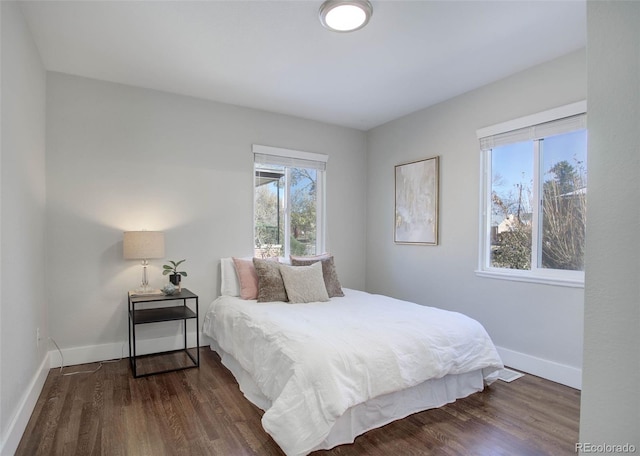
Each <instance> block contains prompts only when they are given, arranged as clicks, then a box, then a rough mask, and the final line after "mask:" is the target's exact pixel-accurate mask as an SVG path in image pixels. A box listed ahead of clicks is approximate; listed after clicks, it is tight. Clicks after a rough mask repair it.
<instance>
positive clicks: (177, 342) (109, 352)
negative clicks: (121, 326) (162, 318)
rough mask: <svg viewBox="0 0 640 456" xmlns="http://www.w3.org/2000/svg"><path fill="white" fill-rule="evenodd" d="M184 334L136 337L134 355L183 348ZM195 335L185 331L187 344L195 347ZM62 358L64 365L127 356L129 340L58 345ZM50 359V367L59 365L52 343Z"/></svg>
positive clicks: (59, 360)
mask: <svg viewBox="0 0 640 456" xmlns="http://www.w3.org/2000/svg"><path fill="white" fill-rule="evenodd" d="M183 337H184V336H183V335H182V334H176V335H175V336H169V337H159V338H154V339H137V343H136V355H146V354H148V353H155V352H161V351H169V350H179V349H181V348H184V338H183ZM195 345H196V336H195V333H194V332H187V346H189V347H195ZM200 345H202V334H200ZM60 351H61V352H62V356H63V358H64V365H65V366H74V365H76V364H87V363H95V362H99V361H107V360H112V359H120V358H128V357H129V341H128V340H126V341H122V342H115V343H109V344H101V345H88V346H85V347H71V348H64V347H60ZM49 358H50V360H51V364H50V367H60V364H61V358H60V352H58V350H57V348H55V346H54V345H53V344H52V350H50V351H49Z"/></svg>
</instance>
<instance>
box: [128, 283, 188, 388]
mask: <svg viewBox="0 0 640 456" xmlns="http://www.w3.org/2000/svg"><path fill="white" fill-rule="evenodd" d="M189 299H191V300H195V312H194V311H193V310H192V309H191V308H190V307H189V306H187V300H189ZM128 301H129V363H130V364H131V371H132V372H133V377H134V378H138V377H146V376H147V375H154V374H161V373H164V372H174V371H178V370H183V369H191V368H193V367H199V366H200V350H199V347H200V329H199V328H200V320H199V316H198V295H196V294H194V293H192V292H191V291H189V290H187V289H186V288H183V289H182V291H181V292H180V293H176V294H174V295H171V296H165V295H151V296H137V295H135V294H132V293H131V292H129V296H128ZM171 301H182V305H168V306H158V307H147V306H145V308H143V309H140V308H138V309H136V305H138V304H144V303H168V304H171ZM193 319H195V321H196V346H195V347H192V349H193V348H195V352H196V354H195V356H194V355H193V354H192V353H190V351H189V350H190V349H189V348H188V347H187V320H193ZM175 320H182V321H183V322H184V326H183V333H184V348H183V349H179V350H169V351H164V352H157V353H150V354H146V355H142V356H138V355H136V326H137V325H143V324H148V323H159V322H162V321H175ZM175 353H183V354H185V355H186V356H183V357H182V358H184V359H185V360H187V362H182V363H181V362H180V360H173V361H172V362H173V365H172V366H171V367H168V368H162V369H160V370H154V371H150V372H144V373H142V374H138V358H142V357H143V356H144V357H158V356H163V355H165V356H166V355H169V354H175ZM187 357H188V358H187Z"/></svg>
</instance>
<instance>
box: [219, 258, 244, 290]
mask: <svg viewBox="0 0 640 456" xmlns="http://www.w3.org/2000/svg"><path fill="white" fill-rule="evenodd" d="M220 276H221V279H222V280H221V281H220V282H221V283H220V294H221V295H222V296H240V282H239V281H238V274H236V266H235V264H233V258H221V259H220Z"/></svg>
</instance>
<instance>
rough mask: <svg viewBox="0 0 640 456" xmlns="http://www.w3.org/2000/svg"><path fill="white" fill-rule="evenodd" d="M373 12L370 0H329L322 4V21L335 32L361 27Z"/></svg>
mask: <svg viewBox="0 0 640 456" xmlns="http://www.w3.org/2000/svg"><path fill="white" fill-rule="evenodd" d="M372 14H373V7H372V6H371V3H369V1H368V0H327V1H326V2H324V3H323V4H322V6H320V22H321V23H322V25H324V26H325V27H326V28H328V29H329V30H333V31H334V32H353V31H354V30H358V29H361V28H362V27H364V26H365V25H367V22H369V19H370V18H371V15H372Z"/></svg>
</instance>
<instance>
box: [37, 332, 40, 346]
mask: <svg viewBox="0 0 640 456" xmlns="http://www.w3.org/2000/svg"><path fill="white" fill-rule="evenodd" d="M39 346H40V328H36V347H39Z"/></svg>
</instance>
